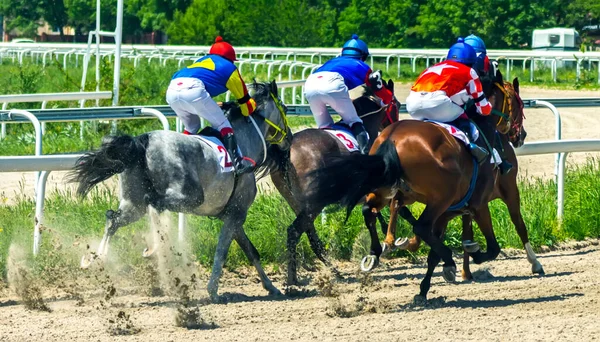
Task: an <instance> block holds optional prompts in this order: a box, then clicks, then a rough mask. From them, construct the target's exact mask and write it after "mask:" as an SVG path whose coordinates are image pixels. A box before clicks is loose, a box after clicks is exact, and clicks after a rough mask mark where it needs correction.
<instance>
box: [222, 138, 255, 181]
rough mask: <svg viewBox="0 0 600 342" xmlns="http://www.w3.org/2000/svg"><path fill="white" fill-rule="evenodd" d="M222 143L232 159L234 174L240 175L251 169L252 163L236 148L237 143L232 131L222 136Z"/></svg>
mask: <svg viewBox="0 0 600 342" xmlns="http://www.w3.org/2000/svg"><path fill="white" fill-rule="evenodd" d="M223 145H225V149H227V152H228V153H229V155H230V156H231V158H232V159H233V165H234V168H235V174H236V175H241V174H244V173H247V172H251V171H252V169H253V168H254V164H253V163H252V162H251V161H250V160H248V159H245V158H244V157H243V156H242V155H241V154H240V152H239V150H238V144H237V141H236V140H235V136H234V135H233V133H227V134H226V135H225V136H224V137H223Z"/></svg>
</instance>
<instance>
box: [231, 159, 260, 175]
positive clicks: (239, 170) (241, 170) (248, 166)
mask: <svg viewBox="0 0 600 342" xmlns="http://www.w3.org/2000/svg"><path fill="white" fill-rule="evenodd" d="M254 167H256V162H255V161H254V160H252V159H251V158H248V157H239V158H236V161H235V166H234V169H235V174H236V175H238V176H239V175H242V174H245V173H249V172H252V171H253V170H254Z"/></svg>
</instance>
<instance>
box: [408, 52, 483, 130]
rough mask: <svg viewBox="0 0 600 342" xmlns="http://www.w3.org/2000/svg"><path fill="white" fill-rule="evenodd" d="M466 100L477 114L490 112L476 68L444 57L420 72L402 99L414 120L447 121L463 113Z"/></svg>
mask: <svg viewBox="0 0 600 342" xmlns="http://www.w3.org/2000/svg"><path fill="white" fill-rule="evenodd" d="M469 100H473V101H475V106H476V108H477V112H478V113H479V114H481V115H489V114H490V113H491V111H492V105H491V104H490V103H489V102H488V100H487V99H486V98H485V95H484V94H483V89H482V87H481V82H480V81H479V76H478V75H477V72H476V71H475V70H474V69H473V68H471V67H469V66H467V65H465V64H462V63H459V62H455V61H444V62H441V63H438V64H436V65H434V66H432V67H430V68H428V69H427V70H425V71H423V73H421V75H420V76H419V78H418V79H417V81H416V82H415V84H414V85H413V86H412V88H411V92H410V95H409V96H408V98H407V99H406V109H407V110H408V112H409V114H410V115H411V116H412V117H413V118H415V119H417V120H425V119H429V120H434V121H440V122H450V121H454V120H456V119H457V118H458V117H460V116H461V115H463V116H464V117H466V116H465V114H464V113H465V111H464V108H463V107H464V105H465V104H466V103H467V102H468V101H469Z"/></svg>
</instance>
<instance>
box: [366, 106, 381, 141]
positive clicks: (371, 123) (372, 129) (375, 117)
mask: <svg viewBox="0 0 600 342" xmlns="http://www.w3.org/2000/svg"><path fill="white" fill-rule="evenodd" d="M382 113H383V111H380V113H376V114H372V115H369V116H367V117H365V118H364V120H363V125H364V126H365V129H366V130H367V133H369V136H370V137H377V135H378V134H379V129H380V127H381V120H382V119H383V118H382Z"/></svg>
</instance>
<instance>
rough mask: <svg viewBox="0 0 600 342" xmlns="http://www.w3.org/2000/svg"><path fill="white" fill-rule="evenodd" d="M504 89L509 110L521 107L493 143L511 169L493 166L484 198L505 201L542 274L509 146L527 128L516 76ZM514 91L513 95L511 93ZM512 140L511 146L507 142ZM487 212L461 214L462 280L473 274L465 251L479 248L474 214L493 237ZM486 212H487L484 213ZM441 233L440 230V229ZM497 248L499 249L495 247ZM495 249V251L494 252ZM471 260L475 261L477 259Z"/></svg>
mask: <svg viewBox="0 0 600 342" xmlns="http://www.w3.org/2000/svg"><path fill="white" fill-rule="evenodd" d="M504 88H505V90H506V91H507V92H508V94H509V96H510V97H511V98H512V99H513V100H514V101H515V103H512V102H511V103H509V105H510V106H511V108H509V111H510V112H512V108H521V110H517V111H515V113H517V116H516V117H515V118H514V120H513V121H512V122H511V127H510V130H509V131H508V133H507V134H498V141H497V144H496V147H497V148H498V149H503V150H504V151H505V155H506V158H507V160H508V161H509V162H510V163H511V164H512V165H513V171H512V172H510V173H508V174H506V175H501V174H500V171H499V170H498V169H495V177H496V182H495V187H494V191H493V192H492V193H491V194H490V196H489V198H488V202H491V201H493V200H495V199H498V198H499V199H501V200H502V202H504V204H506V206H507V208H508V212H509V214H510V218H511V221H512V222H513V224H514V225H515V228H516V230H517V234H518V235H519V237H520V238H521V242H522V243H523V246H524V247H525V251H526V252H527V260H528V261H529V263H530V264H531V271H532V272H533V273H534V274H544V268H543V267H542V264H541V263H540V262H539V261H538V260H537V257H536V255H535V252H534V251H533V248H531V244H530V243H529V237H528V234H527V227H526V226H525V222H524V220H523V216H522V215H521V197H520V194H519V188H518V186H517V173H518V169H519V164H518V160H517V156H516V154H515V151H514V149H513V147H512V146H514V147H516V148H518V147H521V146H522V145H523V143H524V141H525V137H526V136H527V132H526V131H525V129H524V128H523V119H524V116H523V115H521V114H522V108H523V102H522V101H521V99H520V97H519V96H518V95H519V81H518V79H516V78H515V79H514V80H513V84H512V85H511V84H510V83H505V84H504ZM513 94H514V95H513ZM511 144H512V146H511ZM392 208H394V209H395V208H398V203H397V201H396V200H395V199H394V200H393V201H392ZM486 212H489V210H487V209H486V210H484V211H483V213H484V215H483V216H481V215H477V216H475V215H474V213H467V214H464V215H463V216H462V227H463V233H462V239H463V247H464V249H465V253H464V257H463V270H462V277H463V279H465V280H471V279H473V275H472V274H471V270H470V267H469V252H471V253H474V252H477V251H478V250H479V248H480V247H479V245H478V244H477V243H475V242H472V240H473V227H472V220H473V218H475V221H476V222H477V224H478V225H479V228H480V229H481V231H482V233H483V234H484V236H485V238H486V241H495V240H496V239H495V236H494V231H493V227H492V225H491V220H490V219H489V218H488V217H486V216H485V213H486ZM391 214H392V215H391V216H390V221H393V222H390V225H389V226H388V229H389V231H390V234H389V235H386V240H385V241H384V244H385V246H386V247H392V244H391V242H392V241H393V236H394V234H395V227H396V220H397V215H395V210H392V213H391ZM488 216H489V215H488ZM442 234H443V232H442ZM420 244H421V239H420V238H419V237H417V236H415V237H413V238H412V239H410V240H407V239H397V240H396V242H395V246H397V247H398V248H400V249H406V250H409V251H412V252H414V251H416V250H417V249H418V248H419V246H420ZM490 248H492V249H494V248H497V244H496V243H492V245H491V246H489V247H488V249H490ZM497 252H499V249H497ZM494 253H496V252H494ZM474 261H476V262H477V259H475V260H474Z"/></svg>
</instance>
